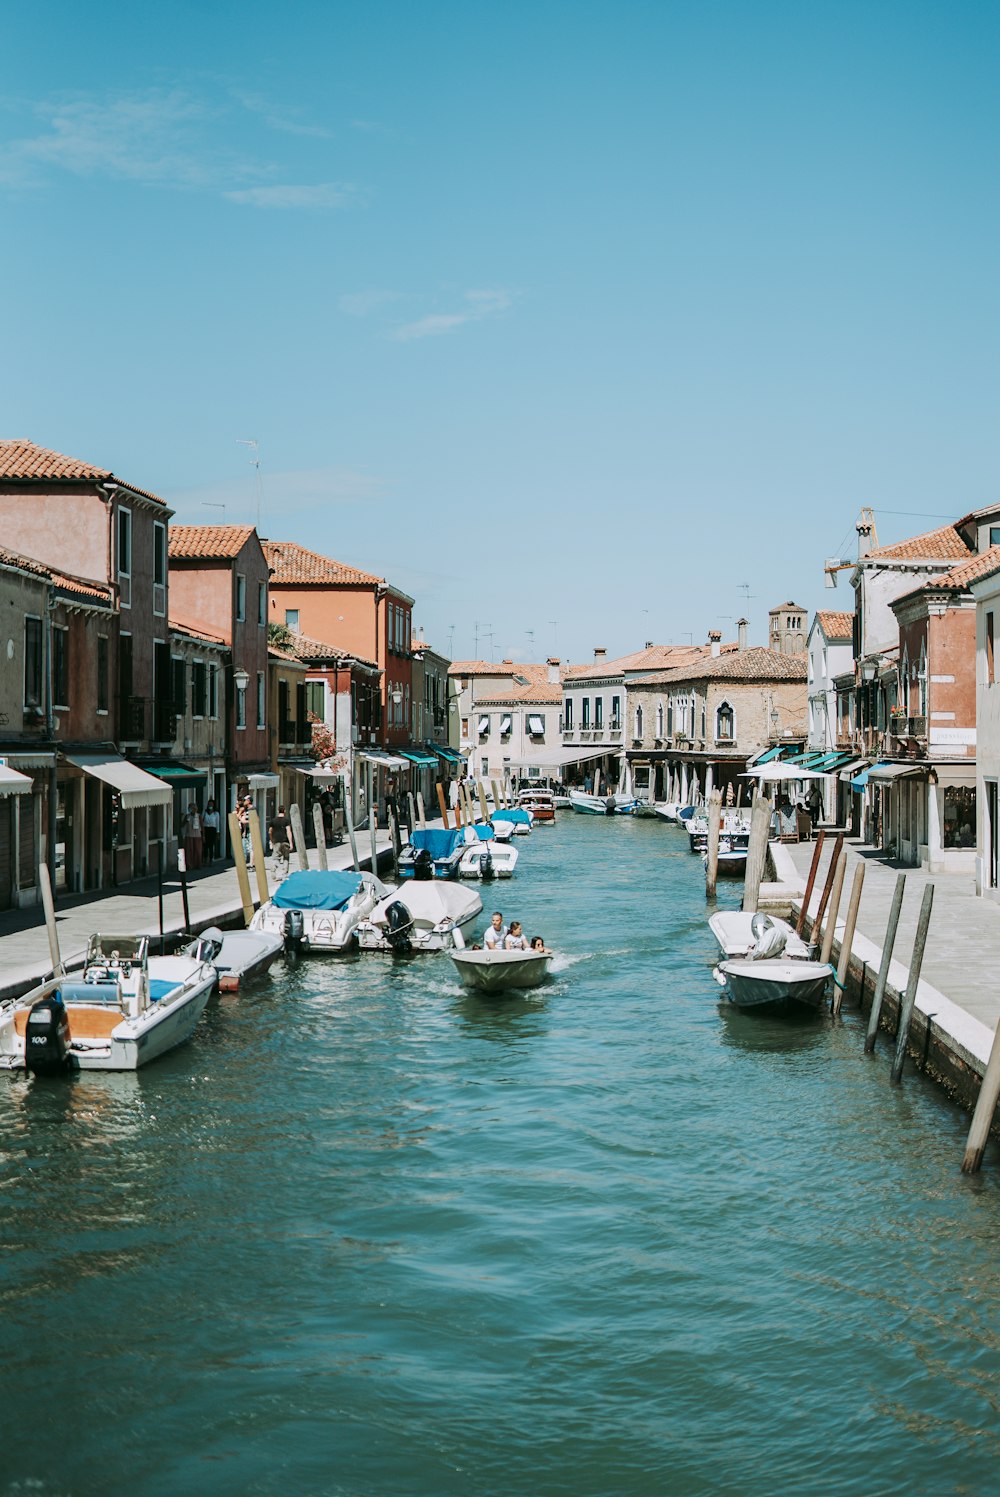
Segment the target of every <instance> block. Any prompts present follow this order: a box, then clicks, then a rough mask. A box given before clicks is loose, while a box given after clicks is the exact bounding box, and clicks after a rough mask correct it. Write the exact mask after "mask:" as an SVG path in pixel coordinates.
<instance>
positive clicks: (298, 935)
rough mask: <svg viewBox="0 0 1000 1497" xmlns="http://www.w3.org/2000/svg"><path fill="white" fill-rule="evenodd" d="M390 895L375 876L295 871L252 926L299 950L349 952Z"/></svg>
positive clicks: (260, 911)
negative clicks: (360, 929) (360, 928)
mask: <svg viewBox="0 0 1000 1497" xmlns="http://www.w3.org/2000/svg"><path fill="white" fill-rule="evenodd" d="M388 893H389V890H388V888H387V887H386V885H385V884H383V883H382V881H381V879H379V878H376V877H375V875H374V874H371V873H354V872H345V871H342V870H339V869H331V870H325V869H311V870H304V871H301V872H298V873H290V874H289V875H288V877H287V878H286V879H284V880H283V882H282V883H281V884H279V886H278V888H277V889H276V890H275V893H274V897H273V899H269V900H268V902H267V904H262V905H261V907H260V909H259V910H258V911H257V913H256V915H254V917H253V919H252V920H251V922H250V929H251V930H262V931H270V932H271V933H272V934H274V935H280V936H281V937H282V939H283V940H284V943H285V947H286V948H287V949H290V950H295V951H304V952H308V951H317V952H332V951H346V950H347V949H348V947H351V946H353V945H354V944H355V933H356V930H357V927H358V924H359V922H360V921H362V920H364V919H365V918H366V917H367V916H368V915H369V914H370V913H371V911H372V910H373V909H374V908H375V906H376V904H378V902H379V900H381V899H384V898H385V896H386V895H387V894H388Z"/></svg>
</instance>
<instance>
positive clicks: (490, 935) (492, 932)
mask: <svg viewBox="0 0 1000 1497" xmlns="http://www.w3.org/2000/svg"><path fill="white" fill-rule="evenodd" d="M506 935H507V927H506V925H504V923H503V916H502V915H501V913H500V911H499V910H494V911H493V916H492V918H491V920H490V923H489V925H488V926H487V927H486V934H485V936H484V937H483V945H484V946H485V947H486V950H487V951H497V950H500V951H502V950H503V943H504V940H505V938H506Z"/></svg>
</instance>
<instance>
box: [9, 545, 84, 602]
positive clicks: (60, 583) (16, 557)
mask: <svg viewBox="0 0 1000 1497" xmlns="http://www.w3.org/2000/svg"><path fill="white" fill-rule="evenodd" d="M0 566H6V567H16V568H17V570H18V571H19V572H30V573H31V575H32V576H34V577H37V578H38V579H39V580H40V581H42V582H51V583H52V584H53V586H54V587H57V588H58V589H59V591H60V592H63V593H71V594H73V595H74V596H77V597H81V598H100V600H101V602H102V603H107V604H108V605H109V606H110V603H111V589H110V588H109V587H104V586H103V585H102V584H101V583H99V582H93V581H91V580H90V579H89V578H85V577H71V576H68V575H67V574H66V573H65V572H54V571H53V570H52V568H51V567H47V566H44V565H43V564H42V563H41V562H40V561H35V560H34V559H33V558H32V557H30V556H21V555H20V554H19V553H18V552H17V551H7V550H6V549H4V548H2V547H0Z"/></svg>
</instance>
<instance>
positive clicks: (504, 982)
mask: <svg viewBox="0 0 1000 1497" xmlns="http://www.w3.org/2000/svg"><path fill="white" fill-rule="evenodd" d="M554 954H555V953H554V952H551V951H501V950H500V949H498V948H496V947H494V948H492V949H491V948H489V947H485V948H484V949H483V950H482V951H472V950H470V949H469V948H468V947H461V946H458V945H457V944H456V946H455V947H454V948H453V949H452V950H451V951H449V953H448V955H449V956H450V957H451V959H452V961H453V962H454V964H455V970H456V972H457V973H458V975H459V978H460V979H461V981H462V984H463V986H464V987H467V988H474V989H475V990H476V991H477V992H480V993H505V992H507V991H508V990H509V989H511V988H537V987H539V986H540V984H541V983H543V982H544V981H545V979H546V977H547V976H548V973H549V965H550V963H551V961H552V958H553V956H554Z"/></svg>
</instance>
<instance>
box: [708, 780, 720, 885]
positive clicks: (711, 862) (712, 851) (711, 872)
mask: <svg viewBox="0 0 1000 1497" xmlns="http://www.w3.org/2000/svg"><path fill="white" fill-rule="evenodd" d="M721 827H722V795H721V794H720V792H719V791H718V790H713V791H712V794H711V795H710V797H709V801H708V855H707V860H706V863H705V898H706V899H708V900H712V899H714V898H715V885H716V881H717V879H718V877H719V832H720V830H721Z"/></svg>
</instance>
